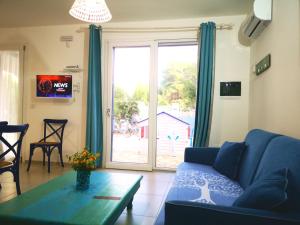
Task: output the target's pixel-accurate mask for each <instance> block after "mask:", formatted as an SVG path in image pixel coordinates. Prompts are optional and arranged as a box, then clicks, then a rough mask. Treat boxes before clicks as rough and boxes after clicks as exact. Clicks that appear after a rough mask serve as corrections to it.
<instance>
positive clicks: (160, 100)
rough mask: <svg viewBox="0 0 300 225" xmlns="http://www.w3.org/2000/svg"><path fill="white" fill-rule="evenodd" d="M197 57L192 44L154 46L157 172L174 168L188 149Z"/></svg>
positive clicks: (190, 138) (190, 136)
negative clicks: (156, 63) (156, 64)
mask: <svg viewBox="0 0 300 225" xmlns="http://www.w3.org/2000/svg"><path fill="white" fill-rule="evenodd" d="M197 53H198V46H197V45H196V44H194V43H161V44H159V45H158V90H157V116H156V123H157V132H156V136H157V143H156V161H155V166H156V167H157V168H171V169H174V168H176V167H177V165H178V164H179V163H181V162H183V156H184V149H185V147H189V146H192V142H193V140H192V138H193V135H192V134H193V131H194V120H195V106H196V84H197V80H196V74H197Z"/></svg>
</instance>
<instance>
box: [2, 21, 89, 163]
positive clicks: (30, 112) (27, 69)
mask: <svg viewBox="0 0 300 225" xmlns="http://www.w3.org/2000/svg"><path fill="white" fill-rule="evenodd" d="M78 28H79V27H78V26H49V27H31V28H16V29H1V30H0V43H2V44H7V43H14V44H16V45H22V44H25V45H26V50H25V58H24V59H25V61H24V98H23V99H24V108H23V120H24V122H26V123H29V124H30V126H29V130H28V133H27V135H26V142H25V147H26V148H25V151H23V157H24V158H25V159H26V160H27V159H28V149H29V143H31V142H34V141H38V140H39V139H40V138H41V137H42V135H43V133H42V127H43V123H42V120H43V119H44V118H58V119H59V118H66V119H68V120H69V122H68V124H67V126H66V129H65V135H64V155H65V154H70V153H72V152H74V151H78V150H80V148H81V146H82V143H81V140H82V139H81V136H82V135H84V133H85V132H83V130H82V128H81V127H82V119H81V118H82V108H83V105H82V98H83V97H84V96H83V94H82V93H83V92H82V89H81V92H80V93H73V96H74V98H73V99H72V100H62V99H38V98H36V97H35V75H37V74H62V72H61V71H62V69H63V68H64V67H65V66H67V65H79V66H80V67H81V68H82V67H83V62H84V61H83V59H84V48H83V46H84V33H78V32H76V31H77V30H78ZM61 35H72V36H73V37H74V41H73V42H71V43H70V47H69V48H67V47H66V45H65V43H63V42H60V36H61ZM85 69H86V68H85ZM72 75H73V83H74V84H77V83H79V84H80V86H81V88H82V83H83V78H84V76H86V74H85V73H78V74H72ZM37 152H41V151H37ZM52 157H53V161H54V160H56V159H58V154H56V153H54V154H52ZM34 159H37V160H39V159H41V154H37V153H35V155H34Z"/></svg>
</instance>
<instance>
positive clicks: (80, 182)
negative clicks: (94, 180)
mask: <svg viewBox="0 0 300 225" xmlns="http://www.w3.org/2000/svg"><path fill="white" fill-rule="evenodd" d="M90 176H91V171H89V170H77V177H76V190H78V191H84V190H87V189H89V187H90Z"/></svg>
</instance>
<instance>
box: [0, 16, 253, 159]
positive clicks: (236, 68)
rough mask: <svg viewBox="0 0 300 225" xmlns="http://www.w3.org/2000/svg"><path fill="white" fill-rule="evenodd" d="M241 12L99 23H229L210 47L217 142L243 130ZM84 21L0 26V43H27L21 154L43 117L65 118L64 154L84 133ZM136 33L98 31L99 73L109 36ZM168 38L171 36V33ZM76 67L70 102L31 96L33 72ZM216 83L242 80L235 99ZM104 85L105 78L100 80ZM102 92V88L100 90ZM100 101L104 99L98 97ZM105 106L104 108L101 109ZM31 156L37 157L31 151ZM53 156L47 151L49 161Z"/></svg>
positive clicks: (245, 55) (245, 59) (245, 63)
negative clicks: (25, 126)
mask: <svg viewBox="0 0 300 225" xmlns="http://www.w3.org/2000/svg"><path fill="white" fill-rule="evenodd" d="M243 19H244V16H229V17H216V18H197V19H185V20H173V21H151V22H136V23H116V24H112V23H111V24H105V25H104V27H157V26H175V27H176V26H177V27H178V26H179V27H180V26H188V27H190V26H199V24H200V23H201V22H204V21H209V20H212V21H215V22H216V23H232V24H233V25H234V29H233V30H231V31H227V30H224V31H217V46H216V68H215V69H216V77H215V94H214V102H215V104H214V111H213V121H212V128H211V138H210V144H211V145H214V146H218V145H220V144H222V142H223V141H225V140H242V139H243V138H244V136H245V134H246V132H247V130H248V86H249V82H248V77H247V74H249V72H248V71H249V55H250V52H249V48H247V47H242V46H241V45H240V44H239V43H238V40H237V33H238V27H239V25H240V23H241V22H242V20H243ZM86 27H87V25H85V24H84V25H83V24H81V25H64V26H45V27H28V28H14V29H0V44H8V43H17V44H25V45H26V46H27V48H26V52H25V62H24V64H25V65H24V66H25V67H24V112H23V115H24V122H27V123H29V124H30V128H29V131H28V134H27V136H26V145H25V147H26V148H25V154H23V156H24V158H25V159H26V160H27V158H28V148H29V143H30V142H33V141H37V140H38V139H39V138H40V137H41V136H42V119H43V118H46V117H48V118H67V119H69V124H68V125H67V127H66V133H65V143H64V154H70V153H72V152H76V151H78V150H80V149H81V147H82V146H83V145H84V135H85V123H84V120H85V108H86V81H87V67H86V65H87V49H88V48H87V47H88V40H87V39H88V38H87V29H82V28H86ZM61 35H72V36H73V37H74V41H73V42H71V43H70V48H67V47H66V45H65V43H62V42H60V40H59V38H60V36H61ZM138 36H139V34H132V33H131V34H129V35H125V34H122V33H104V34H103V43H104V46H103V52H104V54H103V57H104V64H103V65H104V71H105V72H107V58H105V57H107V55H106V51H107V44H108V41H111V40H120V39H124V40H126V39H127V40H128V39H130V38H131V39H132V38H136V37H138ZM142 36H143V38H144V39H145V37H147V38H146V39H148V40H150V39H153V38H160V39H164V38H167V37H169V34H164V33H159V34H158V33H153V34H149V33H147V34H144V35H142ZM173 36H174V34H173ZM191 36H192V37H193V38H195V37H196V36H197V33H196V32H188V33H177V35H176V37H177V38H188V37H191ZM77 64H78V65H79V66H80V67H81V68H84V69H85V71H84V72H83V73H76V74H73V82H74V83H75V84H76V83H79V84H80V87H81V91H80V93H74V99H73V100H53V99H52V100H48V99H46V100H45V99H37V98H35V93H34V90H35V84H34V81H35V75H36V74H61V72H60V71H61V70H62V69H63V68H64V67H65V66H66V65H77ZM220 81H242V96H241V97H236V98H221V97H220V96H219V82H220ZM104 84H105V82H104ZM104 95H107V92H105V93H104ZM104 100H105V101H104V104H106V103H107V99H104ZM105 107H106V106H104V109H105ZM35 159H36V160H39V159H41V155H36V157H35ZM55 159H58V155H57V154H56V155H53V160H55Z"/></svg>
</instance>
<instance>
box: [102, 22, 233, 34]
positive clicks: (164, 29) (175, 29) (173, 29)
mask: <svg viewBox="0 0 300 225" xmlns="http://www.w3.org/2000/svg"><path fill="white" fill-rule="evenodd" d="M232 28H233V24H217V25H216V29H217V30H232ZM199 29H200V27H151V28H138V27H136V28H135V27H134V28H112V27H107V28H105V27H102V30H103V32H110V33H118V32H179V31H198V30H199Z"/></svg>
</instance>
